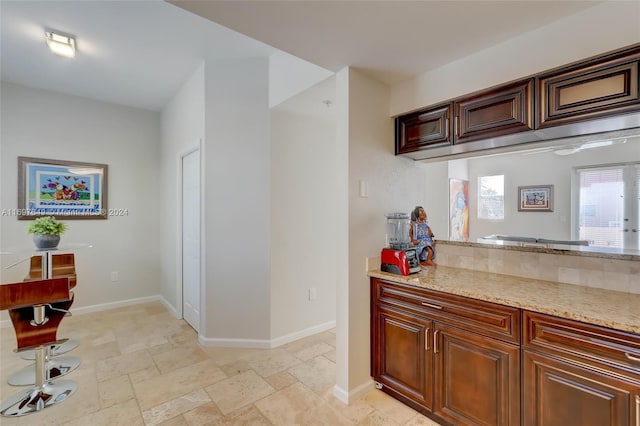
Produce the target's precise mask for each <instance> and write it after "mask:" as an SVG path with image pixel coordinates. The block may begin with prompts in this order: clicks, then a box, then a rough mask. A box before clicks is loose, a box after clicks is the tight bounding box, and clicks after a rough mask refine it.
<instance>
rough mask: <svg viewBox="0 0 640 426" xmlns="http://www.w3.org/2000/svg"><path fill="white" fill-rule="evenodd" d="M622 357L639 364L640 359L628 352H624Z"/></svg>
mask: <svg viewBox="0 0 640 426" xmlns="http://www.w3.org/2000/svg"><path fill="white" fill-rule="evenodd" d="M624 356H626V357H627V359H628V360H630V361H635V362H640V358H638V357H637V356H633V355H631V354H630V353H629V352H625V354H624Z"/></svg>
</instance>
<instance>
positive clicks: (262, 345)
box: [198, 335, 271, 349]
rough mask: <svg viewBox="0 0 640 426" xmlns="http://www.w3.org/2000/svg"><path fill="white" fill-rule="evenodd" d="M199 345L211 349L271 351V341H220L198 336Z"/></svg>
mask: <svg viewBox="0 0 640 426" xmlns="http://www.w3.org/2000/svg"><path fill="white" fill-rule="evenodd" d="M198 343H200V344H201V345H202V346H206V347H210V348H254V349H270V348H271V345H270V343H269V340H258V339H220V338H208V337H203V336H201V335H198Z"/></svg>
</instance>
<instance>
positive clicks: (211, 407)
mask: <svg viewBox="0 0 640 426" xmlns="http://www.w3.org/2000/svg"><path fill="white" fill-rule="evenodd" d="M222 417H224V414H222V411H220V409H219V408H218V406H217V405H216V404H215V403H214V402H209V403H206V404H202V405H200V406H198V407H196V408H194V409H193V410H189V411H188V412H186V413H183V414H182V418H183V419H184V421H185V422H186V424H188V425H189V426H200V425H203V426H204V425H211V424H213V423H214V422H216V421H217V420H219V419H222Z"/></svg>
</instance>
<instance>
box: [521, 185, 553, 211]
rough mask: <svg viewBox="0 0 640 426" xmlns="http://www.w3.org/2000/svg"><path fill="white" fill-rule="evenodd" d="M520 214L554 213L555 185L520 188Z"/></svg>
mask: <svg viewBox="0 0 640 426" xmlns="http://www.w3.org/2000/svg"><path fill="white" fill-rule="evenodd" d="M518 211H519V212H552V211H553V185H535V186H519V187H518Z"/></svg>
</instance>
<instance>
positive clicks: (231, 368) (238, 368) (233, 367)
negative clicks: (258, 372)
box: [220, 359, 251, 377]
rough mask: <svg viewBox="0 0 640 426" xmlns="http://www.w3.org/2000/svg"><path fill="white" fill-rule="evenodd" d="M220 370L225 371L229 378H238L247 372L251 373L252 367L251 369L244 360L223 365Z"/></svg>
mask: <svg viewBox="0 0 640 426" xmlns="http://www.w3.org/2000/svg"><path fill="white" fill-rule="evenodd" d="M220 369H221V370H222V371H224V374H226V375H227V377H231V376H236V375H238V374H242V373H244V372H245V371H249V370H251V367H249V363H248V362H247V361H245V360H243V359H239V360H237V361H235V362H231V363H229V364H225V365H221V366H220Z"/></svg>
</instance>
